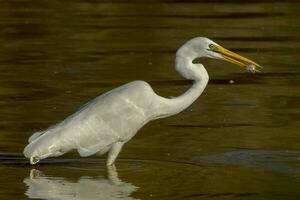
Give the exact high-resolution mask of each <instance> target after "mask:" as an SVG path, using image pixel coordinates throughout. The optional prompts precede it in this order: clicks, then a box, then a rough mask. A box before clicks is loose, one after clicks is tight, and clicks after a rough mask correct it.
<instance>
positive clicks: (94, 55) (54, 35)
mask: <svg viewBox="0 0 300 200" xmlns="http://www.w3.org/2000/svg"><path fill="white" fill-rule="evenodd" d="M247 2H248V3H242V1H239V2H238V1H228V2H226V3H225V2H224V1H218V0H214V1H201V3H200V1H199V2H197V1H180V0H179V1H177V0H165V1H150V0H149V1H126V2H125V1H120V0H119V1H117V0H112V1H108V0H104V1H98V2H97V1H83V0H77V1H56V0H54V1H25V0H10V1H0V44H1V46H0V55H1V56H0V71H1V73H0V82H1V83H0V119H1V121H0V126H1V129H0V138H1V140H0V152H1V155H0V173H1V176H0V199H27V198H29V199H31V198H38V199H105V200H106V199H172V200H173V199H272V200H273V199H299V198H300V132H299V130H300V129H299V125H300V124H299V117H300V108H299V103H300V93H299V91H300V87H299V83H300V67H299V64H298V63H299V62H300V57H299V51H300V21H299V17H300V13H299V9H300V4H299V3H297V1H275V2H272V1H251V2H250V1H247ZM249 2H250V3H249ZM195 36H207V37H209V38H211V39H213V40H215V41H216V42H218V43H219V44H221V45H222V46H224V47H226V48H229V49H230V50H233V51H235V52H237V53H239V54H241V55H244V56H246V57H249V58H251V59H253V60H255V61H256V62H258V63H259V64H261V65H262V66H263V67H264V69H263V72H262V73H260V74H254V75H253V74H248V73H246V72H245V70H243V69H241V68H239V67H236V66H233V65H232V64H229V63H225V62H222V61H215V60H209V59H201V60H200V62H202V63H203V64H204V65H205V66H206V68H207V70H208V72H209V74H210V82H209V85H208V87H207V88H206V90H205V92H204V94H203V95H202V96H201V97H200V98H199V99H198V100H197V101H196V102H195V103H194V104H193V105H192V106H191V107H189V108H188V109H187V110H186V111H184V112H182V113H180V114H179V115H177V116H173V117H170V118H167V119H162V120H157V121H153V122H151V123H149V124H147V125H146V126H145V127H144V128H143V129H141V130H140V131H139V133H138V134H137V135H136V136H135V137H134V138H133V139H132V141H130V142H129V143H127V144H126V145H125V147H124V149H123V151H122V153H121V154H120V156H119V159H118V160H117V163H116V167H117V169H114V168H109V169H106V167H105V163H104V162H105V160H104V157H102V158H96V157H92V158H88V159H83V158H79V157H78V156H77V154H76V153H70V154H67V155H65V156H63V157H59V158H56V159H48V160H45V161H44V162H42V163H41V164H39V165H36V166H30V165H29V164H28V162H27V161H26V160H25V159H23V157H22V154H21V153H22V150H23V148H24V146H25V145H26V143H27V138H28V137H29V136H30V135H31V134H32V133H33V132H35V131H37V130H40V129H44V128H46V127H48V126H50V125H52V124H54V123H57V122H59V121H61V120H63V119H64V118H65V117H66V116H68V115H69V114H71V113H72V112H74V111H75V110H76V109H77V108H78V107H80V106H81V105H82V104H84V103H85V102H87V101H88V100H90V99H92V98H94V97H95V96H97V95H99V94H101V93H103V92H105V91H108V90H110V89H112V88H114V87H117V86H119V85H121V84H124V83H126V82H129V81H132V80H136V79H141V80H145V81H148V82H149V83H150V84H151V85H152V86H153V88H154V90H155V91H156V92H157V93H158V94H160V95H162V96H177V95H179V94H181V93H183V92H184V91H185V90H186V89H187V88H188V87H190V85H191V82H190V81H186V80H183V79H182V78H181V77H180V76H179V75H178V74H177V73H176V72H175V70H174V67H173V63H174V54H175V51H176V49H177V48H178V47H179V46H180V45H182V44H183V43H184V42H185V41H187V40H188V39H190V38H192V37H195ZM231 80H233V81H231Z"/></svg>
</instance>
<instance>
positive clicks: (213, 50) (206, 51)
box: [187, 37, 261, 72]
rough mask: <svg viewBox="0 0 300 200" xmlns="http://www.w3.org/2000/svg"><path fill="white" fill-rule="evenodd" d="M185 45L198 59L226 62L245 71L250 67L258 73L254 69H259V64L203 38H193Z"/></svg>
mask: <svg viewBox="0 0 300 200" xmlns="http://www.w3.org/2000/svg"><path fill="white" fill-rule="evenodd" d="M187 44H188V46H189V47H190V48H191V49H192V50H193V51H194V52H195V53H197V54H198V55H199V56H200V57H208V58H214V59H222V60H226V61H229V62H231V63H233V64H236V65H238V66H241V67H245V68H247V69H250V68H249V66H251V67H252V71H253V72H259V70H257V69H256V67H260V68H261V66H260V65H259V64H257V63H255V62H253V61H252V60H249V59H248V58H245V57H243V56H240V55H238V54H236V53H234V52H232V51H229V50H227V49H225V48H223V47H222V46H221V45H219V44H217V43H215V42H214V41H212V40H210V39H208V38H205V37H196V38H193V39H191V40H190V41H188V42H187Z"/></svg>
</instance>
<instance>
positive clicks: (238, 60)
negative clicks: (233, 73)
mask: <svg viewBox="0 0 300 200" xmlns="http://www.w3.org/2000/svg"><path fill="white" fill-rule="evenodd" d="M209 48H210V49H209V50H210V51H213V52H216V53H219V54H221V55H222V57H223V59H224V60H226V61H228V62H231V63H233V64H236V65H239V66H241V67H246V69H247V71H251V72H253V73H254V72H260V71H259V70H258V69H257V68H256V67H258V68H262V67H261V66H260V65H259V64H257V63H256V62H254V61H252V60H250V59H248V58H245V57H243V56H240V55H238V54H236V53H234V52H232V51H229V50H227V49H225V48H223V47H221V46H219V45H214V44H211V45H210V46H209Z"/></svg>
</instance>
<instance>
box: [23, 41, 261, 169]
mask: <svg viewBox="0 0 300 200" xmlns="http://www.w3.org/2000/svg"><path fill="white" fill-rule="evenodd" d="M199 57H209V58H214V59H222V60H226V61H229V62H232V63H234V64H237V65H239V66H242V67H245V68H247V67H248V66H249V65H251V66H252V67H251V68H252V71H253V72H254V71H258V70H256V69H255V67H260V66H259V65H258V64H256V63H255V62H253V61H251V60H249V59H247V58H244V57H242V56H240V55H238V54H236V53H233V52H231V51H229V50H227V49H225V48H223V47H221V46H220V45H218V44H216V43H215V42H213V41H211V40H210V39H208V38H204V37H196V38H193V39H191V40H189V41H188V42H186V43H185V44H184V45H183V46H181V47H180V48H179V49H178V51H177V52H176V59H175V68H176V70H177V71H178V72H179V73H180V74H181V75H182V76H183V77H184V78H186V79H190V80H193V81H194V83H193V85H192V87H191V88H190V89H189V90H188V91H186V92H185V93H184V94H182V95H181V96H179V97H175V98H171V99H168V98H164V97H161V96H158V95H157V94H156V93H155V92H154V91H153V89H152V88H151V86H150V85H149V84H148V83H146V82H144V81H133V82H130V83H128V84H125V85H123V86H120V87H118V88H116V89H113V90H111V91H109V92H107V93H105V94H102V95H100V96H98V97H96V98H95V99H93V100H91V101H90V102H88V103H87V104H85V105H84V106H83V107H82V108H80V109H79V110H78V111H77V112H75V113H74V114H72V115H70V116H69V117H68V118H66V119H65V120H64V121H62V122H60V123H58V124H56V125H54V126H52V127H50V128H48V129H46V130H44V131H40V132H36V133H34V134H33V135H32V136H31V137H30V138H29V140H28V142H29V144H28V145H27V146H26V147H25V149H24V152H23V153H24V155H25V157H26V158H29V159H30V163H31V164H36V163H37V162H38V161H39V160H41V159H44V158H47V157H57V156H60V155H62V154H64V153H66V152H69V151H71V150H74V149H76V150H77V151H78V153H79V154H80V156H83V157H86V156H90V155H93V154H97V155H102V154H104V153H106V152H108V159H107V165H112V164H113V163H114V161H115V159H116V158H117V156H118V154H119V153H120V151H121V149H122V147H123V145H124V144H125V143H126V142H128V141H129V140H130V139H131V138H132V137H133V136H134V135H135V134H136V133H137V131H138V130H139V129H140V128H141V127H142V126H144V125H145V124H146V123H148V122H149V121H151V120H154V119H159V118H163V117H168V116H171V115H175V114H177V113H179V112H181V111H183V110H184V109H186V108H187V107H188V106H189V105H191V104H192V103H193V102H194V101H195V100H196V99H197V98H198V97H199V96H200V95H201V93H202V92H203V90H204V88H205V87H206V85H207V82H208V79H209V77H208V73H207V71H206V70H205V68H204V66H203V65H202V64H194V63H193V60H194V59H196V58H199ZM254 66H255V67H254Z"/></svg>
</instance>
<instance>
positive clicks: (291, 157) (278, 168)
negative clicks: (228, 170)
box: [193, 150, 300, 180]
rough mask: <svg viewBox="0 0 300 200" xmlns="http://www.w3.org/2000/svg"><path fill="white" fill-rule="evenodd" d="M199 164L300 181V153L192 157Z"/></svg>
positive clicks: (253, 151)
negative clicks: (215, 164)
mask: <svg viewBox="0 0 300 200" xmlns="http://www.w3.org/2000/svg"><path fill="white" fill-rule="evenodd" d="M193 160H195V161H200V162H201V163H217V164H227V165H240V166H243V167H250V168H255V169H259V170H265V171H273V172H277V173H281V174H284V175H288V176H291V177H294V178H296V179H297V180H300V167H299V163H300V151H288V150H286V151H283V150H245V151H232V152H227V153H224V154H218V155H210V156H200V157H194V159H193Z"/></svg>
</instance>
